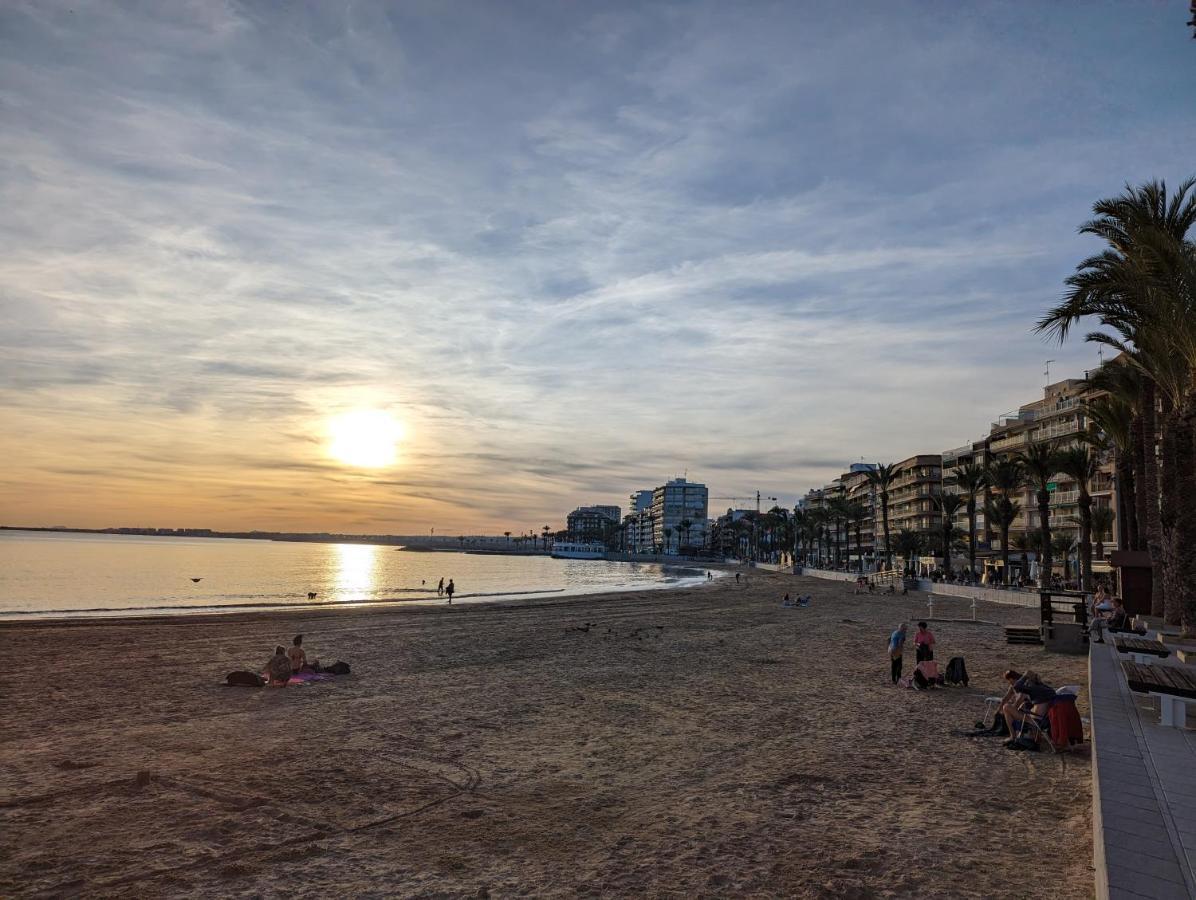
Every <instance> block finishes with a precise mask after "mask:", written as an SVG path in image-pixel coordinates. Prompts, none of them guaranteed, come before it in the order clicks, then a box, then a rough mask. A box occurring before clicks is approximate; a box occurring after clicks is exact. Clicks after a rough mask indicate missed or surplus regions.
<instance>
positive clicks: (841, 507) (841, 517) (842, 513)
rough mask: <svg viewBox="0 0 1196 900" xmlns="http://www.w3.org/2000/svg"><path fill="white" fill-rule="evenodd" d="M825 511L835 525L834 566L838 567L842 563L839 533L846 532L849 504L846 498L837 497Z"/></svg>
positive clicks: (833, 498) (849, 511)
mask: <svg viewBox="0 0 1196 900" xmlns="http://www.w3.org/2000/svg"><path fill="white" fill-rule="evenodd" d="M827 509H828V510H829V511H830V514H831V521H832V522H834V525H835V566H836V567H838V566H839V565H841V564H842V562H843V544H842V541H841V540H840V538H839V534H840V532H841V531H846V530H847V522H848V521H849V519H850V517H851V504H850V503H849V502H848V500H847V498H846V497H844V496H842V495H839V496H837V497H832V498H831V501H830V503H828V504H827Z"/></svg>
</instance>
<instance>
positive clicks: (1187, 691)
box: [1121, 662, 1196, 728]
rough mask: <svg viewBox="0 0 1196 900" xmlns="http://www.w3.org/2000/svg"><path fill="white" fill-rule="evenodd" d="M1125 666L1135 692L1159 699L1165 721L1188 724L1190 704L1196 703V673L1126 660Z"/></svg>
mask: <svg viewBox="0 0 1196 900" xmlns="http://www.w3.org/2000/svg"><path fill="white" fill-rule="evenodd" d="M1121 668H1122V670H1123V671H1124V672H1125V680H1126V681H1127V682H1128V683H1129V686H1130V690H1131V691H1136V692H1138V693H1139V694H1149V695H1150V696H1152V697H1158V698H1159V717H1160V719H1159V720H1160V723H1161V724H1163V725H1168V726H1173V727H1175V728H1184V727H1186V725H1187V708H1188V704H1189V703H1191V704H1194V705H1196V676H1194V675H1191V674H1190V673H1188V672H1187V671H1186V670H1184V669H1181V668H1177V667H1173V666H1144V665H1142V664H1141V663H1134V662H1123V663H1122V664H1121Z"/></svg>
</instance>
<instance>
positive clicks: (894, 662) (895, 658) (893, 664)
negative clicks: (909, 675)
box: [889, 622, 909, 684]
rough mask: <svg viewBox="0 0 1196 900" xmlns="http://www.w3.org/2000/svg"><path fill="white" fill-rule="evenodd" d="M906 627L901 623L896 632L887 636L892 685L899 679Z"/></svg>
mask: <svg viewBox="0 0 1196 900" xmlns="http://www.w3.org/2000/svg"><path fill="white" fill-rule="evenodd" d="M908 627H909V626H908V625H906V623H905V622H902V623H901V624H900V625H898V626H897V630H896V631H894V632H893V633H892V634H891V635H889V663H890V675H891V676H892V678H893V684H896V683H897V679H899V678H900V677H901V654H902V653H904V652H905V632H906V630H907V629H908Z"/></svg>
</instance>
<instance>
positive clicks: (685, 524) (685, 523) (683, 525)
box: [677, 519, 694, 550]
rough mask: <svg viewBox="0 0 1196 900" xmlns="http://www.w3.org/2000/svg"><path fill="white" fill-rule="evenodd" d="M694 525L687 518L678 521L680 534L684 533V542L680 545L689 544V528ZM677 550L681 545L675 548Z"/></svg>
mask: <svg viewBox="0 0 1196 900" xmlns="http://www.w3.org/2000/svg"><path fill="white" fill-rule="evenodd" d="M693 527H694V523H693V522H692V521H690V520H689V519H682V520H681V522H680V528H681V534H682V535H684V540H685V543H684V544H683V545H682V546H689V529H691V528H693ZM677 549H678V550H680V549H681V547H678V548H677Z"/></svg>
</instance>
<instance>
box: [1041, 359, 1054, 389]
mask: <svg viewBox="0 0 1196 900" xmlns="http://www.w3.org/2000/svg"><path fill="white" fill-rule="evenodd" d="M1053 362H1054V360H1053V359H1048V360H1047V361H1046V370H1045V371H1044V372H1043V373H1042V374H1043V375H1045V376H1046V383H1047V384H1048V385H1049V384H1050V383H1051V363H1053Z"/></svg>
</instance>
